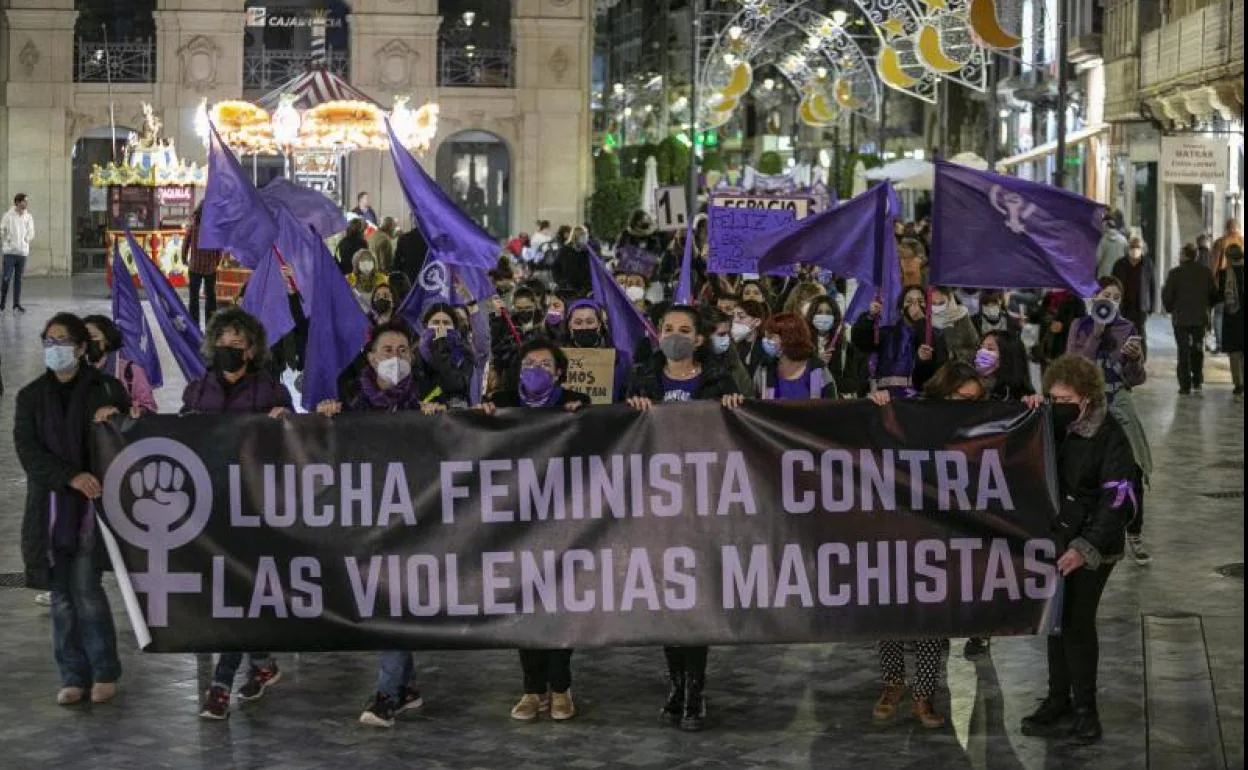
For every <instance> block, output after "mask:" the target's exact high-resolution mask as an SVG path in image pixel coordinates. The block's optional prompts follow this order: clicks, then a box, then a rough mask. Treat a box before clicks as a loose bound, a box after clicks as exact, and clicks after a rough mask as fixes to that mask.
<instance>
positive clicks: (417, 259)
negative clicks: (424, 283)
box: [390, 227, 429, 284]
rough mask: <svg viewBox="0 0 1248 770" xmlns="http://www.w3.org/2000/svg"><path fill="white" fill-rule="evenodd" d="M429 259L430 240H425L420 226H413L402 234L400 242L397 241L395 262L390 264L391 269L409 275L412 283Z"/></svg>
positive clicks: (408, 277) (408, 278)
mask: <svg viewBox="0 0 1248 770" xmlns="http://www.w3.org/2000/svg"><path fill="white" fill-rule="evenodd" d="M427 259H429V242H428V241H426V240H425V236H424V235H422V234H421V232H420V229H419V228H416V227H413V228H412V229H411V230H408V231H407V232H405V233H403V234H402V235H400V236H399V240H398V242H397V243H395V246H394V264H393V265H391V266H390V270H391V271H392V272H398V273H402V274H403V275H405V276H407V280H408V281H409V282H410V283H412V284H414V283H416V278H417V276H419V275H420V271H421V270H423V269H424V267H425V261H426V260H427Z"/></svg>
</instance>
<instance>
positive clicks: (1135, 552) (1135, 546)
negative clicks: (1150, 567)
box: [1127, 535, 1153, 567]
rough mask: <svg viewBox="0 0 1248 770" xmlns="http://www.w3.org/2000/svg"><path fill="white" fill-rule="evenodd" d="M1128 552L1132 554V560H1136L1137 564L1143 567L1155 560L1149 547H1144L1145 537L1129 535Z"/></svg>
mask: <svg viewBox="0 0 1248 770" xmlns="http://www.w3.org/2000/svg"><path fill="white" fill-rule="evenodd" d="M1127 550H1128V551H1130V552H1131V558H1132V559H1134V560H1135V563H1136V564H1138V565H1140V566H1141V567H1142V566H1144V565H1145V564H1148V563H1149V562H1150V561H1152V560H1153V557H1152V555H1151V554H1150V553H1149V552H1148V547H1147V546H1145V545H1144V536H1143V535H1127Z"/></svg>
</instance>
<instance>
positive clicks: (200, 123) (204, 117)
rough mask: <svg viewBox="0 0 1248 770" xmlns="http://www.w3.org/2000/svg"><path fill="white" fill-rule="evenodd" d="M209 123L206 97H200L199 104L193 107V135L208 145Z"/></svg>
mask: <svg viewBox="0 0 1248 770" xmlns="http://www.w3.org/2000/svg"><path fill="white" fill-rule="evenodd" d="M209 126H210V124H209V122H208V99H207V98H204V99H200V100H199V106H198V107H196V108H195V136H198V137H199V141H201V142H203V143H204V146H205V147H207V146H208V137H209V134H210V130H211V129H210V128H209Z"/></svg>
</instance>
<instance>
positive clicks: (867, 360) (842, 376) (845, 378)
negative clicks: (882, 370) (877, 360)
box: [824, 335, 871, 398]
mask: <svg viewBox="0 0 1248 770" xmlns="http://www.w3.org/2000/svg"><path fill="white" fill-rule="evenodd" d="M824 369H825V370H826V371H827V372H828V374H829V375H830V376H831V377H832V380H833V381H834V382H835V383H836V392H837V393H838V394H840V395H841V396H842V397H844V398H862V397H863V396H866V395H867V394H868V393H870V392H871V357H870V356H868V355H865V354H863V352H862V351H861V350H859V349H858V347H857V346H856V345H854V344H853V343H852V342H850V341H849V340H848V339H846V338H845V336H844V335H842V336H841V339H839V340H837V343H836V347H835V348H834V349H833V350H832V358H831V359H829V360H828V363H827V365H826V366H825V367H824Z"/></svg>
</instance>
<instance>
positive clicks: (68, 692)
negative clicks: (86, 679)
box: [56, 687, 87, 706]
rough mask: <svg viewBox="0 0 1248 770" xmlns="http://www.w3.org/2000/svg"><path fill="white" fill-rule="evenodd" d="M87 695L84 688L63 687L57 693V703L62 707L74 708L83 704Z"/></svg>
mask: <svg viewBox="0 0 1248 770" xmlns="http://www.w3.org/2000/svg"><path fill="white" fill-rule="evenodd" d="M86 694H87V691H86V690H85V689H84V688H82V687H62V688H61V689H59V690H57V691H56V702H57V703H58V704H59V705H61V706H72V705H74V704H75V703H81V702H82V699H83V698H84V697H86Z"/></svg>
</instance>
